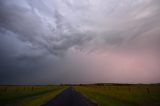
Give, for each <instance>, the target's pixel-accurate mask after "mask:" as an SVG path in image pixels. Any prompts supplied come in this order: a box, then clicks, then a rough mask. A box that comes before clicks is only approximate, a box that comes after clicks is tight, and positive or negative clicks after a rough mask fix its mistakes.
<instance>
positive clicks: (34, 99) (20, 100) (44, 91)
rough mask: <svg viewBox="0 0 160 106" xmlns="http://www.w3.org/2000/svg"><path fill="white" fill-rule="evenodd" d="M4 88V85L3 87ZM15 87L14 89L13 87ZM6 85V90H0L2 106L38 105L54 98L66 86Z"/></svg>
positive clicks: (0, 103)
mask: <svg viewBox="0 0 160 106" xmlns="http://www.w3.org/2000/svg"><path fill="white" fill-rule="evenodd" d="M5 88H6V87H5ZM15 88H16V89H15ZM22 88H23V87H8V91H5V92H4V89H3V90H2V89H1V90H0V105H3V106H40V105H42V104H45V103H47V102H48V101H49V100H50V99H52V98H54V97H55V96H56V95H58V94H59V93H60V92H62V91H63V90H64V89H66V88H67V87H66V86H42V87H38V88H36V89H35V88H34V90H33V88H31V89H30V87H25V89H24V88H23V89H22Z"/></svg>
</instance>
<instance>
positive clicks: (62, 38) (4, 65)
mask: <svg viewBox="0 0 160 106" xmlns="http://www.w3.org/2000/svg"><path fill="white" fill-rule="evenodd" d="M159 5H160V3H159V0H107V1H105V0H99V1H97V0H92V1H90V0H82V1H79V0H68V1H66V0H46V1H43V0H12V1H10V0H1V1H0V37H1V38H0V51H1V52H0V77H1V78H0V83H40V82H42V83H50V82H54V83H61V82H65V81H66V82H69V83H74V82H85V81H86V82H87V81H88V82H92V81H91V79H92V78H89V77H88V76H92V75H93V76H94V75H96V74H98V75H100V74H99V72H98V71H95V72H92V70H91V69H88V67H89V66H90V65H89V64H88V63H90V62H91V61H88V60H87V59H88V58H90V55H91V56H92V55H93V54H95V57H97V56H99V55H102V54H107V53H108V52H110V51H112V52H113V51H115V52H118V53H119V52H121V51H123V52H124V54H125V53H128V51H130V50H132V51H133V52H134V53H135V54H134V55H135V56H139V55H140V54H141V53H140V52H139V51H142V50H144V51H145V50H149V51H150V52H153V53H154V54H156V55H155V56H157V57H158V56H159V55H157V54H158V53H159V50H160V48H159V46H158V45H159V44H160V43H159V42H160V35H159V33H160V22H159V19H160V12H159V11H160V8H159ZM113 54H114V53H113ZM115 54H116V53H115ZM107 55H108V54H107ZM119 55H120V53H119V54H116V56H119ZM126 55H129V54H126ZM152 55H153V54H152ZM85 56H87V57H85ZM120 56H121V55H120ZM100 57H101V56H100ZM109 57H112V56H109ZM114 57H115V56H113V58H112V59H111V60H113V61H116V59H115V60H114ZM126 58H128V57H126ZM106 60H107V59H106ZM108 60H109V59H108ZM142 60H143V59H142ZM92 61H97V60H96V59H95V60H92ZM126 61H128V60H126ZM155 61H156V60H155ZM87 62H88V63H87ZM77 64H78V65H77ZM86 64H88V66H87V65H86ZM96 64H98V63H96ZM117 64H119V63H116V62H115V64H112V65H113V67H114V65H115V66H117V67H119V66H118V65H117ZM146 64H147V63H146ZM136 65H137V64H136ZM73 66H75V67H73ZM82 67H83V69H82ZM96 67H100V65H96ZM104 69H105V68H104ZM76 70H77V71H76ZM78 70H79V71H78ZM85 70H87V71H85ZM89 70H90V71H89ZM107 70H111V71H112V68H109V69H107ZM113 72H114V71H113ZM156 72H157V71H156ZM65 73H67V74H65ZM109 73H112V72H110V71H108V72H107V74H109ZM117 73H121V72H117ZM157 73H158V74H156V75H159V72H157ZM90 74H92V75H90ZM135 74H139V73H135ZM128 75H130V74H128ZM82 76H86V78H84V80H82V79H81V77H82ZM62 77H63V78H62ZM119 78H121V77H119ZM75 79H76V80H75ZM104 79H105V77H104ZM26 80H27V81H26ZM117 80H119V79H118V78H117ZM120 80H122V82H124V81H123V79H120ZM132 80H133V82H134V81H135V80H134V78H133V79H132ZM25 81H26V82H25ZM96 81H100V79H98V78H97V80H95V82H96ZM107 81H112V78H111V79H107ZM157 81H159V79H158V80H157V79H156V81H154V79H152V80H151V82H157ZM146 82H147V81H146Z"/></svg>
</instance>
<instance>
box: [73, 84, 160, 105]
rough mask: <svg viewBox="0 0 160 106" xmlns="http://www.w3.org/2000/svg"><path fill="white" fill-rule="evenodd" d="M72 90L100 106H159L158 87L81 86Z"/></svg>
mask: <svg viewBox="0 0 160 106" xmlns="http://www.w3.org/2000/svg"><path fill="white" fill-rule="evenodd" d="M74 88H75V89H76V90H77V91H79V92H80V93H81V94H83V95H84V96H85V97H87V98H88V99H90V100H91V101H93V102H95V103H97V104H99V105H100V106H160V85H87V86H86V85H85V86H83V85H82V86H75V87H74Z"/></svg>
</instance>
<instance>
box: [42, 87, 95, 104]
mask: <svg viewBox="0 0 160 106" xmlns="http://www.w3.org/2000/svg"><path fill="white" fill-rule="evenodd" d="M43 106H97V105H96V104H94V103H91V102H90V101H88V100H87V99H86V98H85V97H84V96H82V95H81V94H80V93H79V92H77V91H75V90H74V89H72V88H68V89H66V90H64V91H63V92H62V93H61V94H59V95H58V96H57V97H55V98H54V99H52V100H51V101H49V102H48V103H47V104H45V105H43Z"/></svg>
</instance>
